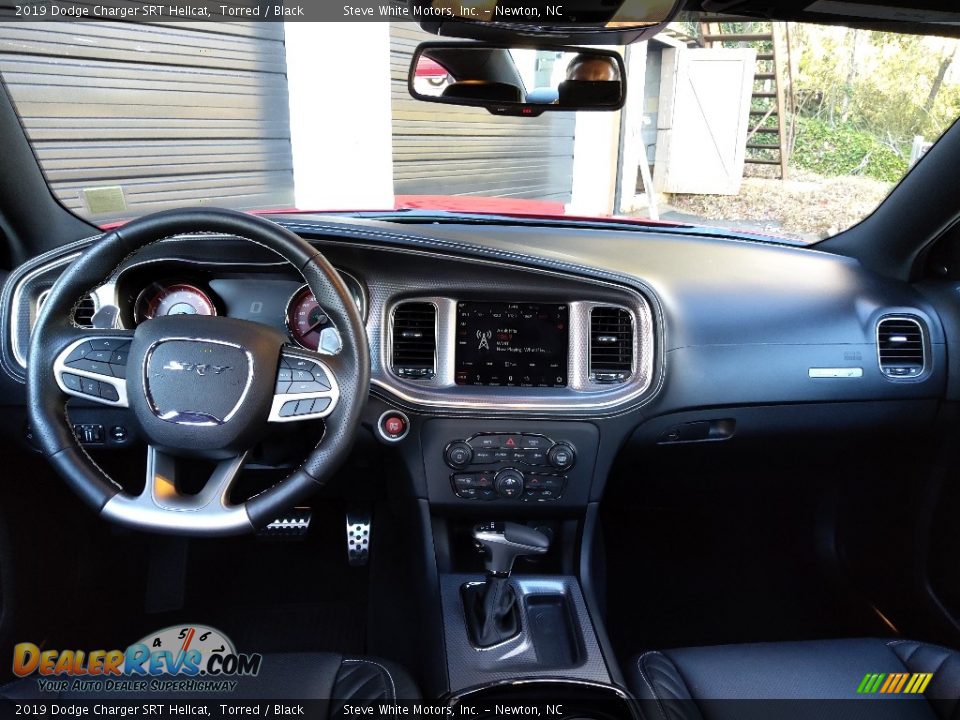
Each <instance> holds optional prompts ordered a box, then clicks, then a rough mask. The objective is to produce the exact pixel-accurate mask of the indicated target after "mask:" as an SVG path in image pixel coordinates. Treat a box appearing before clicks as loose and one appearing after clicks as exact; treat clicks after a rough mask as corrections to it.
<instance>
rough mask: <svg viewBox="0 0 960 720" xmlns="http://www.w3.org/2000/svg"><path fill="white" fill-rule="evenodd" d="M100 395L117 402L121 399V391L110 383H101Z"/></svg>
mask: <svg viewBox="0 0 960 720" xmlns="http://www.w3.org/2000/svg"><path fill="white" fill-rule="evenodd" d="M100 397H102V398H103V399H104V400H109V401H110V402H116V401H117V400H119V399H120V393H118V392H117V389H116V388H115V387H114V386H113V385H111V384H110V383H100Z"/></svg>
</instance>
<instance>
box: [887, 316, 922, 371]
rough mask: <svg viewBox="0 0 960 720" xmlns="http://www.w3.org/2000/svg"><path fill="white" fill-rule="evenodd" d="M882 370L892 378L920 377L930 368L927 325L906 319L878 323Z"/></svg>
mask: <svg viewBox="0 0 960 720" xmlns="http://www.w3.org/2000/svg"><path fill="white" fill-rule="evenodd" d="M877 352H878V353H879V356H880V370H881V372H883V374H884V375H886V376H887V377H889V378H910V377H917V376H918V375H921V374H922V373H923V369H924V367H925V365H926V358H925V357H924V348H923V326H922V325H921V324H920V322H919V321H917V320H914V319H913V318H906V317H890V318H883V319H882V320H881V321H880V322H879V323H878V324H877Z"/></svg>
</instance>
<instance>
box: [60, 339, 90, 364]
mask: <svg viewBox="0 0 960 720" xmlns="http://www.w3.org/2000/svg"><path fill="white" fill-rule="evenodd" d="M91 350H93V348H92V347H91V346H90V343H88V342H85V343H81V344H80V345H77V346H76V347H75V348H74V349H73V350H71V351H70V354H69V355H67V357H66V358H64V360H63V362H64V364H66V365H69V364H70V363H72V362H76V361H77V360H82V359H83V358H84V357H86V355H87V353H88V352H90V351H91Z"/></svg>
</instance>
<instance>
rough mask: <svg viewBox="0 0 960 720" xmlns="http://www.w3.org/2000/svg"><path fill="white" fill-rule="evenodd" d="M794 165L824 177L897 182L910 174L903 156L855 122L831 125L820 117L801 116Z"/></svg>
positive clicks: (797, 131)
mask: <svg viewBox="0 0 960 720" xmlns="http://www.w3.org/2000/svg"><path fill="white" fill-rule="evenodd" d="M792 162H793V164H794V165H796V166H797V167H800V168H803V169H805V170H811V171H813V172H815V173H818V174H820V175H827V176H836V175H865V176H867V177H872V178H875V179H877V180H884V181H887V182H897V181H899V180H900V178H902V177H903V175H904V173H906V171H907V161H906V160H905V159H904V158H903V155H902V153H900V152H898V151H897V150H895V149H894V148H892V147H890V146H889V145H886V144H884V143H883V142H881V141H880V140H879V139H878V138H877V137H876V135H874V134H872V133H870V132H867V131H864V130H859V129H857V128H856V127H855V126H854V125H853V124H852V123H850V122H845V123H840V124H836V125H831V124H830V123H829V122H828V121H826V120H822V119H819V118H809V117H799V118H797V125H796V143H795V145H794V151H793V156H792Z"/></svg>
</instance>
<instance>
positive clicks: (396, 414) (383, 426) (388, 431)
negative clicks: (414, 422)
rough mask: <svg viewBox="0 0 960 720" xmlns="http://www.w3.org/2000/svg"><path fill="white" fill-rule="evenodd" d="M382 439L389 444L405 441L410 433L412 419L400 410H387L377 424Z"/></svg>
mask: <svg viewBox="0 0 960 720" xmlns="http://www.w3.org/2000/svg"><path fill="white" fill-rule="evenodd" d="M377 429H378V430H379V431H380V437H382V438H383V439H384V440H386V441H388V442H397V441H398V440H403V438H405V437H406V436H407V433H408V432H410V418H408V417H407V416H406V415H404V414H403V413H402V412H400V411H398V410H387V412H385V413H384V414H383V415H381V416H380V420H379V421H378V422H377Z"/></svg>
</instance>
